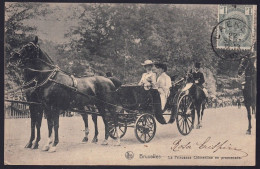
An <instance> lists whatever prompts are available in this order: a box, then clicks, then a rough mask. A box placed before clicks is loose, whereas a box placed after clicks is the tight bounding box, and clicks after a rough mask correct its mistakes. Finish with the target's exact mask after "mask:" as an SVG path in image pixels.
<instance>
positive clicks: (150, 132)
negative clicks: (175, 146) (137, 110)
mask: <svg viewBox="0 0 260 169" xmlns="http://www.w3.org/2000/svg"><path fill="white" fill-rule="evenodd" d="M155 132H156V122H155V119H154V117H153V116H152V115H150V114H143V115H141V116H140V117H138V118H137V120H136V122H135V136H136V138H137V140H138V141H140V142H141V143H148V142H150V141H151V140H152V139H153V137H154V135H155Z"/></svg>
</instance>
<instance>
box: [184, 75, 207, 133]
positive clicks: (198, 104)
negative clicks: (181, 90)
mask: <svg viewBox="0 0 260 169" xmlns="http://www.w3.org/2000/svg"><path fill="white" fill-rule="evenodd" d="M186 78H187V82H188V84H187V85H186V87H190V88H189V94H190V96H191V98H192V100H193V103H194V106H195V110H192V114H193V116H192V118H193V121H194V119H195V111H196V112H197V116H198V124H197V125H196V128H197V129H199V128H200V127H202V124H201V121H202V116H203V114H204V110H205V105H206V95H205V93H204V92H203V90H202V88H201V87H200V86H199V85H197V84H196V83H194V79H193V76H192V74H191V72H188V73H187V77H186ZM186 87H185V88H186ZM193 127H194V126H193V124H192V128H193Z"/></svg>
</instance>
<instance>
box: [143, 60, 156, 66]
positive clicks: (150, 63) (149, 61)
mask: <svg viewBox="0 0 260 169" xmlns="http://www.w3.org/2000/svg"><path fill="white" fill-rule="evenodd" d="M152 64H154V62H153V61H151V60H146V61H144V63H141V65H143V66H145V65H152Z"/></svg>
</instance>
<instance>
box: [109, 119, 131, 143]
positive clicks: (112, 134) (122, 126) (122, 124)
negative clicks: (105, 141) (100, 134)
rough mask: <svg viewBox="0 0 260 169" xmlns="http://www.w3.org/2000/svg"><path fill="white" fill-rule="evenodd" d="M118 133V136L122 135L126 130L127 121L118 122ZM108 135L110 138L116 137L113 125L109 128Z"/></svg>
mask: <svg viewBox="0 0 260 169" xmlns="http://www.w3.org/2000/svg"><path fill="white" fill-rule="evenodd" d="M118 125H119V126H118V129H119V130H118V134H119V136H120V138H122V137H124V135H125V133H126V130H127V123H126V122H118ZM109 136H110V137H111V138H112V139H117V137H116V130H115V126H114V125H113V126H112V127H111V128H110V130H109Z"/></svg>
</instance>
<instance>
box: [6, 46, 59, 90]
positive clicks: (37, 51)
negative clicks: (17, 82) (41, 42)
mask: <svg viewBox="0 0 260 169" xmlns="http://www.w3.org/2000/svg"><path fill="white" fill-rule="evenodd" d="M30 45H32V47H33V48H34V51H33V52H35V54H36V55H35V56H34V57H33V58H31V57H26V58H22V57H21V56H22V55H24V56H28V55H29V53H28V51H27V50H28V49H27V47H29V46H30ZM40 50H41V49H40V47H39V46H38V45H35V44H34V43H33V42H30V43H28V44H27V45H24V46H23V47H22V48H21V49H20V50H19V51H18V52H17V51H14V54H18V57H19V60H18V61H17V62H18V64H16V65H14V66H15V67H20V63H21V62H26V61H27V60H32V59H37V60H39V61H40V62H42V63H44V64H46V65H48V66H49V67H51V69H49V70H37V69H34V68H31V67H22V69H24V70H29V71H31V72H38V73H49V75H48V76H47V78H46V79H45V80H43V81H42V82H41V83H38V80H37V76H35V77H33V78H32V79H31V80H29V81H28V82H26V83H24V84H23V85H22V86H20V87H18V88H16V89H12V90H9V91H7V93H13V92H16V91H18V90H22V89H24V92H25V91H28V90H32V89H36V88H39V87H41V86H43V85H45V84H46V83H47V82H48V81H49V80H50V79H51V78H53V77H54V76H55V75H56V73H57V72H58V71H62V70H61V69H60V68H59V67H58V66H57V65H54V64H53V61H52V59H51V58H50V57H49V56H47V55H46V57H47V60H48V61H45V60H43V59H41V58H40ZM14 54H13V55H14ZM33 83H34V84H35V85H33V86H32V87H29V86H30V85H32V84H33ZM28 87H29V88H28Z"/></svg>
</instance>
